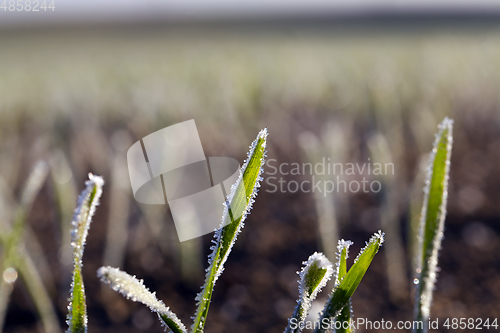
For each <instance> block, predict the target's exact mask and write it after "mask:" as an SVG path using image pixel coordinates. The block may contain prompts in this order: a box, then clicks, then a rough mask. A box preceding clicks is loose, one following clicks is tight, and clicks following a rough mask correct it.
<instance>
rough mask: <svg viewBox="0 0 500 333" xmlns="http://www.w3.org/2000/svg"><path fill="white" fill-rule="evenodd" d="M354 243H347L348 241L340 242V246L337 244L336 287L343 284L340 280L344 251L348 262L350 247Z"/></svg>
mask: <svg viewBox="0 0 500 333" xmlns="http://www.w3.org/2000/svg"><path fill="white" fill-rule="evenodd" d="M352 244H353V243H352V242H351V241H346V240H343V239H341V240H339V242H338V244H337V253H336V257H337V262H336V263H335V285H338V284H339V283H340V282H341V280H342V279H341V278H340V272H339V270H340V260H341V258H342V251H344V250H345V251H346V252H345V259H346V260H347V259H348V258H349V247H350V246H351V245H352Z"/></svg>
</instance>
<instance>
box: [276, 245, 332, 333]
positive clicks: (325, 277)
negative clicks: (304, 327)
mask: <svg viewBox="0 0 500 333" xmlns="http://www.w3.org/2000/svg"><path fill="white" fill-rule="evenodd" d="M303 264H304V265H305V266H304V267H303V268H302V271H301V272H300V273H299V275H300V279H299V299H298V300H297V307H296V308H295V311H294V313H293V315H292V318H290V320H289V321H288V326H287V328H286V329H285V333H295V332H300V331H301V329H300V327H301V325H292V323H293V324H298V323H300V322H303V321H304V320H305V319H306V317H307V314H308V313H309V310H310V309H311V304H312V301H314V300H315V299H316V296H317V295H318V293H319V292H320V291H321V289H322V288H323V287H324V286H325V285H326V283H327V282H328V281H329V280H330V278H331V277H332V275H333V265H332V263H331V262H330V261H329V260H328V259H327V258H326V257H325V256H324V255H323V254H322V253H317V252H315V253H314V254H312V255H311V256H310V257H309V259H308V260H307V261H304V263H303Z"/></svg>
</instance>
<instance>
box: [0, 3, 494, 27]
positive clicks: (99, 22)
mask: <svg viewBox="0 0 500 333" xmlns="http://www.w3.org/2000/svg"><path fill="white" fill-rule="evenodd" d="M2 13H3V11H0V14H2ZM14 14H24V18H20V19H19V20H12V19H11V20H3V19H2V15H0V33H2V32H12V31H28V32H29V31H35V30H36V31H39V30H40V29H42V30H45V29H46V30H52V29H60V28H67V29H69V30H72V29H76V30H79V29H83V30H87V29H90V30H92V29H95V28H97V29H100V28H111V29H112V28H139V29H141V28H145V29H148V28H153V29H154V28H170V27H193V28H196V27H201V28H224V27H231V28H234V27H236V28H238V27H240V28H243V29H245V28H250V29H252V28H259V29H260V28H278V29H279V28H294V27H300V28H333V29H335V28H341V29H344V28H353V29H357V28H360V29H363V28H373V27H378V28H381V29H384V28H390V27H393V26H403V27H407V28H409V29H412V28H422V27H431V28H432V27H436V28H441V27H453V28H458V29H468V28H470V27H493V26H494V27H496V26H500V7H498V8H496V7H495V8H478V9H475V10H470V9H469V10H464V9H451V8H448V9H444V8H442V9H439V10H435V9H417V10H415V9H413V10H409V9H373V8H372V9H367V10H355V11H340V12H331V11H324V12H316V11H304V12H303V13H295V12H289V13H283V12H282V13H277V12H268V13H256V12H249V13H239V14H234V13H233V14H232V15H224V14H221V13H219V14H214V13H212V15H210V14H209V15H182V14H181V15H177V16H173V15H171V16H169V15H165V14H164V13H163V12H158V13H154V12H148V13H146V12H143V13H138V14H137V15H135V16H130V15H128V14H123V15H116V16H113V17H105V16H96V17H92V18H90V17H85V16H82V17H75V16H73V15H69V16H67V17H63V16H61V15H58V16H55V17H52V18H50V19H47V17H46V16H45V17H42V16H41V17H40V18H38V19H30V18H29V16H30V14H34V13H32V12H31V13H26V12H24V13H23V12H20V13H14ZM43 14H48V13H43ZM4 15H5V13H4ZM22 16H23V15H19V17H22ZM26 18H27V19H26Z"/></svg>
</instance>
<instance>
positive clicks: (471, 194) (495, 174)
mask: <svg viewBox="0 0 500 333" xmlns="http://www.w3.org/2000/svg"><path fill="white" fill-rule="evenodd" d="M499 86H500V27H496V26H495V25H492V26H489V25H488V26H477V27H475V26H472V27H468V28H460V27H459V25H452V26H446V27H439V26H432V27H428V28H419V29H412V28H408V27H400V26H398V25H392V26H385V27H384V28H380V27H377V26H370V25H366V26H358V27H355V28H353V27H350V28H347V29H344V28H342V26H333V27H321V28H320V27H302V26H300V25H299V26H285V27H266V28H259V27H258V26H252V27H249V26H244V27H241V26H240V27H238V26H233V25H230V24H228V25H220V26H216V25H215V26H213V25H210V26H203V25H194V26H189V25H170V26H165V27H163V26H135V27H127V26H123V27H120V28H113V27H107V28H104V27H103V28H81V29H77V28H68V29H67V30H64V29H50V28H45V29H25V30H9V29H4V30H0V176H1V184H2V186H1V189H2V190H1V192H0V198H1V200H0V207H1V211H0V219H1V221H0V222H2V223H1V225H2V230H3V232H6V230H9V228H10V226H11V225H12V221H13V219H14V216H15V214H16V209H17V208H16V202H18V201H19V197H20V196H21V192H22V187H23V184H24V183H25V181H26V178H27V176H28V175H29V172H30V170H31V169H32V168H33V167H34V165H35V163H36V162H37V161H39V160H44V161H46V162H47V164H48V166H49V168H50V171H49V174H48V176H47V178H46V180H45V181H44V183H43V186H42V188H41V190H40V193H39V194H38V196H37V197H36V199H35V201H34V204H33V207H32V209H31V210H30V211H29V212H28V215H27V222H26V225H27V229H26V230H25V233H24V236H23V237H24V241H23V243H22V244H20V246H21V247H24V248H25V252H27V253H29V255H30V256H31V258H32V259H33V262H34V264H35V267H36V271H37V272H38V273H39V275H40V278H41V280H42V283H43V286H44V290H45V292H46V293H47V295H48V296H49V297H50V299H51V301H52V302H53V304H54V314H55V316H56V320H57V323H58V325H59V326H60V327H61V331H62V330H63V329H64V328H65V325H64V316H65V315H66V311H67V310H66V307H67V298H68V296H69V295H68V292H69V283H70V271H71V257H70V252H71V251H70V248H69V239H70V238H69V236H70V235H69V226H70V219H71V213H72V209H73V208H74V202H75V200H76V195H77V193H79V192H80V191H81V189H82V188H83V182H84V180H85V179H86V177H87V173H88V172H93V173H96V174H99V175H102V176H103V177H104V179H105V181H106V185H105V189H104V194H103V200H102V203H101V206H100V207H99V209H98V211H97V214H96V216H95V219H94V222H93V223H92V226H91V229H90V234H89V239H88V244H87V247H86V251H85V256H84V269H83V274H84V281H85V285H86V289H87V302H88V306H89V331H90V332H95V333H98V332H116V331H120V332H123V333H125V332H159V331H160V330H161V328H160V325H159V324H158V323H157V322H156V319H155V317H154V315H153V314H150V313H149V312H148V311H147V310H145V309H144V308H143V307H141V306H139V305H137V304H135V303H133V302H130V301H127V300H125V299H123V298H122V297H121V296H120V295H118V294H116V293H114V292H112V291H110V290H108V287H107V286H104V285H102V284H101V283H100V282H99V281H98V279H97V277H96V270H97V268H98V267H100V266H102V265H112V266H117V267H121V268H122V269H124V270H126V271H127V272H129V273H131V274H134V275H136V276H138V277H139V278H143V279H144V280H145V284H146V285H147V286H148V287H150V288H151V289H152V290H156V291H157V293H158V296H159V298H160V299H163V300H164V301H165V303H166V304H167V305H168V306H171V308H172V310H173V311H175V312H176V313H177V314H178V315H179V316H180V317H181V319H183V321H184V322H185V323H189V322H190V319H189V316H190V315H191V314H192V313H193V312H194V309H195V303H194V297H195V295H196V293H197V292H198V290H199V286H200V285H201V284H202V282H203V274H204V268H205V266H206V258H207V255H208V248H209V246H210V241H211V238H212V236H211V235H206V236H204V237H202V238H200V239H196V240H192V241H188V242H184V243H179V241H178V238H177V235H176V233H175V229H174V224H173V221H172V217H171V215H170V212H169V210H168V206H148V205H143V204H139V203H137V202H136V201H135V200H134V198H133V196H132V194H131V191H130V182H129V178H128V171H127V164H126V150H127V149H128V148H129V147H130V145H131V144H132V143H134V142H135V141H137V140H139V139H140V138H142V137H144V136H146V135H148V134H150V133H152V132H154V131H156V130H159V129H162V128H164V127H167V126H169V125H172V124H175V123H178V122H181V121H184V120H189V119H194V120H195V122H196V125H197V127H198V131H199V133H200V138H201V141H202V144H203V148H204V150H205V153H206V155H207V156H229V157H234V158H236V159H238V160H239V161H243V159H244V158H245V156H246V155H245V154H246V151H247V147H248V145H249V144H250V142H251V141H252V140H253V138H254V137H255V135H256V134H257V132H258V130H260V129H261V128H263V127H268V128H269V132H270V135H269V138H268V142H269V148H268V156H269V158H273V159H276V160H277V163H292V162H306V161H311V162H314V161H315V159H318V158H321V157H327V158H331V160H332V161H335V162H340V163H348V162H351V163H356V162H358V163H364V162H366V161H368V159H369V158H370V159H371V160H373V161H375V160H376V161H381V162H385V163H387V162H392V163H394V165H395V174H394V175H389V176H386V177H383V178H380V179H378V180H379V181H381V182H382V183H383V185H384V187H383V191H381V192H380V193H368V194H364V193H341V194H335V195H330V196H327V197H326V198H322V197H321V196H316V197H315V196H314V195H313V194H312V193H300V192H297V193H279V192H278V193H270V191H271V189H272V188H271V187H270V186H269V185H268V184H266V183H265V182H264V184H263V187H262V188H261V191H260V193H259V196H258V198H257V201H256V204H255V206H254V209H253V211H252V214H251V215H250V217H249V219H248V221H247V224H246V227H245V229H244V230H243V233H242V235H241V236H240V237H239V239H238V242H237V243H236V246H235V248H234V250H233V253H232V254H231V256H230V258H229V261H228V263H227V265H226V269H225V272H224V274H223V276H222V278H221V279H220V280H219V281H218V283H217V286H216V287H215V292H214V296H213V303H212V305H211V309H210V314H209V317H208V320H207V326H206V332H207V333H212V332H242V333H243V332H281V331H283V329H284V327H285V326H286V320H287V318H288V317H289V316H290V315H291V314H292V312H293V309H294V306H295V299H296V297H297V296H296V295H297V283H296V280H297V278H298V276H297V275H296V274H295V272H296V271H298V270H299V269H300V265H301V262H302V261H304V260H306V259H307V257H308V256H309V255H310V254H311V253H312V252H314V251H316V250H322V251H325V252H326V254H327V255H328V256H329V258H330V259H331V260H334V257H333V254H332V252H331V251H332V244H333V245H335V244H336V240H337V237H340V238H344V239H352V240H353V241H354V248H353V249H352V251H353V252H352V253H356V252H357V251H358V250H359V248H361V247H362V246H363V245H364V241H365V240H366V239H368V237H369V235H370V234H372V233H374V232H375V231H377V230H378V229H383V230H384V231H386V232H387V242H386V244H385V245H384V247H383V248H382V251H381V252H380V254H379V255H378V256H377V257H376V258H375V260H374V262H373V264H372V266H371V267H370V269H369V270H368V273H367V274H366V276H365V278H364V280H363V282H362V283H361V285H360V287H359V288H358V291H357V292H356V293H355V295H354V299H353V308H354V314H355V316H356V317H360V318H367V319H369V320H373V321H375V320H380V319H381V318H384V319H385V320H393V321H397V320H412V317H413V301H412V299H413V284H412V280H413V277H414V276H413V273H412V270H411V267H412V257H413V256H412V247H413V246H414V242H413V239H414V234H415V221H416V220H417V219H418V214H419V210H420V204H421V202H420V201H421V200H422V197H423V193H422V188H423V172H424V169H425V161H426V157H427V155H426V154H427V153H428V152H429V151H430V150H431V147H432V142H433V139H434V133H435V132H436V130H437V124H438V123H439V122H440V121H441V120H442V119H443V118H444V117H445V116H448V117H451V118H453V119H454V120H455V128H454V138H455V141H454V147H453V154H452V161H451V179H450V193H449V203H448V209H449V213H448V217H447V219H446V230H445V239H444V241H443V249H442V252H441V256H440V267H441V271H440V276H439V279H438V282H437V288H436V291H435V293H434V299H435V301H434V305H433V308H432V311H431V314H432V316H433V317H434V318H440V319H442V320H443V321H444V319H445V318H483V319H486V318H495V316H498V314H499V313H500V280H499V279H498V274H499V273H500V254H499V253H500V243H499V241H498V240H499V237H500V224H499V221H500V205H499V202H500V163H499V162H500V149H499V147H500V94H499V91H498V87H499ZM264 177H266V175H265V174H264ZM295 177H296V178H293V176H290V175H288V176H285V178H286V179H287V180H303V179H306V178H308V176H307V175H306V176H298V177H297V176H295ZM3 249H4V247H2V251H3ZM1 253H2V255H3V253H4V252H1ZM352 257H354V256H352ZM351 260H352V258H351ZM0 265H3V264H2V262H0ZM0 267H1V268H2V270H5V269H7V268H8V267H4V266H0ZM29 278H30V277H21V276H20V277H19V278H18V279H17V280H15V281H14V282H12V283H9V282H6V281H7V280H8V279H6V278H5V274H4V279H3V281H2V283H3V284H4V285H5V288H7V289H8V290H10V291H9V292H11V294H10V301H9V302H8V303H7V305H6V307H5V311H4V313H0V315H1V316H3V317H4V318H5V323H4V332H42V331H43V329H44V324H42V321H41V320H40V314H39V313H38V312H37V310H36V309H37V307H36V306H35V302H34V301H33V295H32V293H31V292H30V291H29V288H27V287H26V286H27V284H29V281H26V280H29ZM9 281H10V280H9ZM9 288H10V289H9ZM326 295H327V291H324V293H323V295H322V296H320V299H325V298H326ZM0 309H1V307H0ZM313 310H315V308H313ZM317 310H318V311H319V310H321V309H317ZM46 320H47V319H46ZM0 330H1V328H0ZM366 331H367V332H369V331H370V330H366ZM374 331H375V330H373V332H374ZM395 331H397V330H395ZM485 331H488V330H485ZM490 331H491V332H493V331H494V330H493V329H492V330H490ZM443 332H444V331H443Z"/></svg>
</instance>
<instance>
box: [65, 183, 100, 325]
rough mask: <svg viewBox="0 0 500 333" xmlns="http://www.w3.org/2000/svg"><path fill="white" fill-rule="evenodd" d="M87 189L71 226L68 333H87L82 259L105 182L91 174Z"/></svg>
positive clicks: (80, 200)
mask: <svg viewBox="0 0 500 333" xmlns="http://www.w3.org/2000/svg"><path fill="white" fill-rule="evenodd" d="M85 185H86V188H85V190H83V192H82V193H81V194H80V197H79V198H78V204H77V207H76V209H75V212H74V215H73V220H72V221H71V225H72V227H73V229H72V230H71V246H72V248H73V265H74V267H73V281H72V283H71V293H70V298H69V306H68V310H69V313H68V317H67V321H66V323H67V324H68V331H67V332H68V333H85V332H87V305H86V302H85V287H84V285H83V279H82V258H83V250H84V247H85V241H86V239H87V234H88V230H89V227H90V223H91V222H92V217H93V215H94V212H95V209H96V207H97V205H98V204H99V198H100V197H101V194H102V186H103V185H104V180H103V179H102V178H101V177H99V176H94V175H92V174H89V180H87V181H86V182H85Z"/></svg>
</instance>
